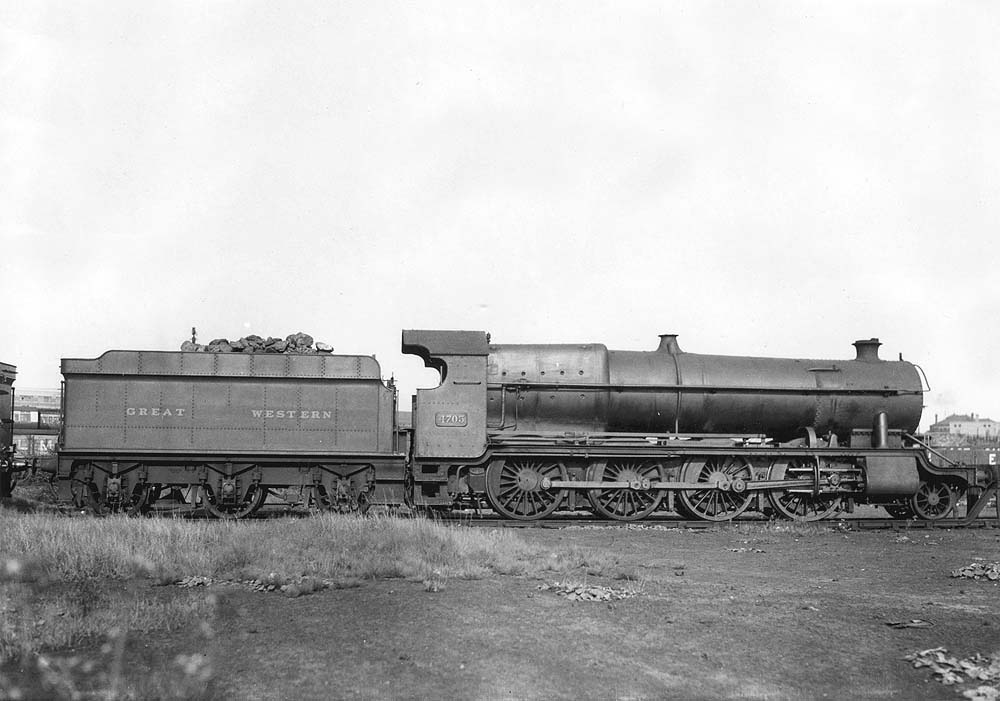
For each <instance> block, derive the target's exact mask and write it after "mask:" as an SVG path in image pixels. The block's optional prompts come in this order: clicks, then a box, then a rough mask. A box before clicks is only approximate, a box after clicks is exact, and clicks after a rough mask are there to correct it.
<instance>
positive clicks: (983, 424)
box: [929, 414, 1000, 446]
mask: <svg viewBox="0 0 1000 701" xmlns="http://www.w3.org/2000/svg"><path fill="white" fill-rule="evenodd" d="M934 418H935V421H934V423H933V424H931V427H930V432H929V433H930V437H931V440H932V442H933V443H934V445H938V446H942V445H966V444H972V443H989V442H997V441H1000V423H997V422H996V421H994V420H993V419H989V418H983V417H981V416H976V415H975V414H951V415H949V416H946V417H945V418H944V419H943V420H942V421H937V420H936V419H937V417H936V416H935V417H934Z"/></svg>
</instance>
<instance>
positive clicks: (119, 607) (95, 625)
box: [0, 510, 587, 661]
mask: <svg viewBox="0 0 1000 701" xmlns="http://www.w3.org/2000/svg"><path fill="white" fill-rule="evenodd" d="M0 532H2V533H3V534H4V536H3V540H2V542H0V548H2V550H0V609H2V611H0V613H2V614H3V623H2V624H0V661H2V660H3V659H10V658H11V657H13V656H16V655H19V654H24V653H35V652H37V651H39V650H45V649H58V648H62V647H67V646H70V645H73V644H75V643H76V642H78V641H80V640H83V639H86V638H88V637H95V636H101V635H103V634H106V633H107V631H109V630H112V629H116V628H118V629H124V630H126V631H149V630H170V629H171V628H173V627H177V626H181V625H184V624H186V623H187V622H189V621H191V620H197V619H204V618H205V617H206V616H208V615H209V614H210V613H211V612H210V611H209V610H206V607H207V606H209V605H208V604H206V603H204V601H205V599H204V597H200V598H199V597H198V596H197V595H196V594H192V593H191V592H186V591H176V592H171V595H170V596H165V595H156V596H153V595H151V593H154V590H150V589H149V588H148V586H147V587H146V588H145V589H142V588H139V589H137V590H136V591H135V592H133V593H132V595H130V597H123V594H122V586H123V585H122V582H128V581H132V580H136V579H137V578H149V579H151V580H152V581H153V582H154V583H159V584H168V583H172V582H175V581H177V580H179V579H181V578H183V577H187V576H192V575H198V576H204V577H211V578H212V579H216V580H219V579H235V580H247V579H266V578H267V577H268V576H269V575H271V574H272V573H277V574H278V575H279V576H281V577H303V576H304V577H315V578H320V579H325V580H332V581H334V582H336V583H337V584H338V585H340V586H351V585H354V584H356V583H358V582H359V581H363V580H366V579H381V578H406V579H411V580H414V581H422V582H424V585H425V588H427V589H428V590H429V591H440V590H442V589H444V588H445V582H446V581H447V580H448V579H454V578H461V579H478V578H482V577H487V576H491V575H496V574H502V575H511V574H515V575H522V574H535V575H541V574H543V573H546V572H563V571H567V570H570V569H573V568H576V567H581V566H585V565H586V564H587V557H586V556H585V555H584V554H583V552H582V551H580V550H579V549H572V548H571V549H569V550H567V551H560V552H558V553H555V552H548V551H544V550H542V549H540V548H537V547H533V546H529V545H527V544H525V543H524V542H523V541H522V540H520V538H518V536H517V535H516V534H515V533H512V532H510V531H503V530H494V531H483V530H476V529H471V528H464V527H446V526H442V525H439V524H435V523H433V522H430V521H425V520H419V519H415V520H404V519H397V518H389V517H383V518H358V517H350V516H336V515H320V516H316V517H313V518H306V519H279V520H270V521H247V522H243V521H235V522H219V521H190V520H179V519H129V518H126V517H109V518H103V519H96V518H66V517H61V516H58V515H53V514H18V513H16V512H13V511H10V510H0ZM123 600H125V601H127V602H128V603H127V605H126V606H124V607H123Z"/></svg>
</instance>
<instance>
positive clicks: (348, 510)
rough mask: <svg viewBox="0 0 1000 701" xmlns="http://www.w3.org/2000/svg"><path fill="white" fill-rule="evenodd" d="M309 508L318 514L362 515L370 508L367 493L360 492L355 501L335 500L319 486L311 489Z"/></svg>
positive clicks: (324, 488) (325, 489)
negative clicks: (323, 512) (325, 512)
mask: <svg viewBox="0 0 1000 701" xmlns="http://www.w3.org/2000/svg"><path fill="white" fill-rule="evenodd" d="M309 507H310V508H311V509H314V510H316V511H320V512H322V511H329V512H331V513H340V514H361V515H364V514H366V513H368V509H369V508H371V499H370V497H369V496H368V492H361V493H360V494H358V496H357V498H356V499H337V498H336V497H333V496H331V495H330V492H329V491H328V490H327V488H326V487H324V486H323V485H321V484H319V485H316V486H315V487H313V488H312V492H311V494H310V495H309Z"/></svg>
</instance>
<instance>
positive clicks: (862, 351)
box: [853, 338, 882, 363]
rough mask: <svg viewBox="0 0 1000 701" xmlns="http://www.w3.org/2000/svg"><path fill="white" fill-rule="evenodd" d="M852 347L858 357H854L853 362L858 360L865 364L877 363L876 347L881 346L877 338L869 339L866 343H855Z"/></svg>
mask: <svg viewBox="0 0 1000 701" xmlns="http://www.w3.org/2000/svg"><path fill="white" fill-rule="evenodd" d="M853 345H854V348H855V349H856V350H857V352H858V357H856V358H855V360H860V361H862V362H865V363H877V362H879V357H878V347H879V346H881V345H882V344H881V343H879V340H878V339H877V338H869V339H868V340H867V341H866V340H863V339H862V340H860V341H855V342H854V344H853Z"/></svg>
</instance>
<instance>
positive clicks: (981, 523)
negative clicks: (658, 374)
mask: <svg viewBox="0 0 1000 701" xmlns="http://www.w3.org/2000/svg"><path fill="white" fill-rule="evenodd" d="M435 518H436V520H437V521H439V522H440V523H446V524H450V525H461V526H470V527H473V528H624V529H632V530H656V529H660V530H663V529H671V530H673V529H688V530H705V529H710V528H729V527H732V526H734V525H736V526H738V525H752V524H757V525H767V524H775V525H778V524H785V525H793V524H795V523H797V522H795V521H768V520H765V519H737V520H734V521H703V520H697V519H667V518H664V519H645V520H643V521H636V522H623V521H613V520H610V519H596V518H573V517H560V518H547V519H538V520H536V521H514V520H510V519H500V518H493V517H492V516H484V517H479V516H469V515H461V516H453V517H435ZM799 523H801V522H799ZM810 523H812V524H814V525H816V526H819V527H825V528H835V529H838V530H843V531H871V530H893V531H907V530H928V529H951V528H1000V518H997V517H990V518H976V519H972V520H971V521H970V520H966V519H963V518H943V519H938V520H936V521H924V520H918V519H894V518H858V517H855V518H842V519H826V520H823V521H812V522H810Z"/></svg>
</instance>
